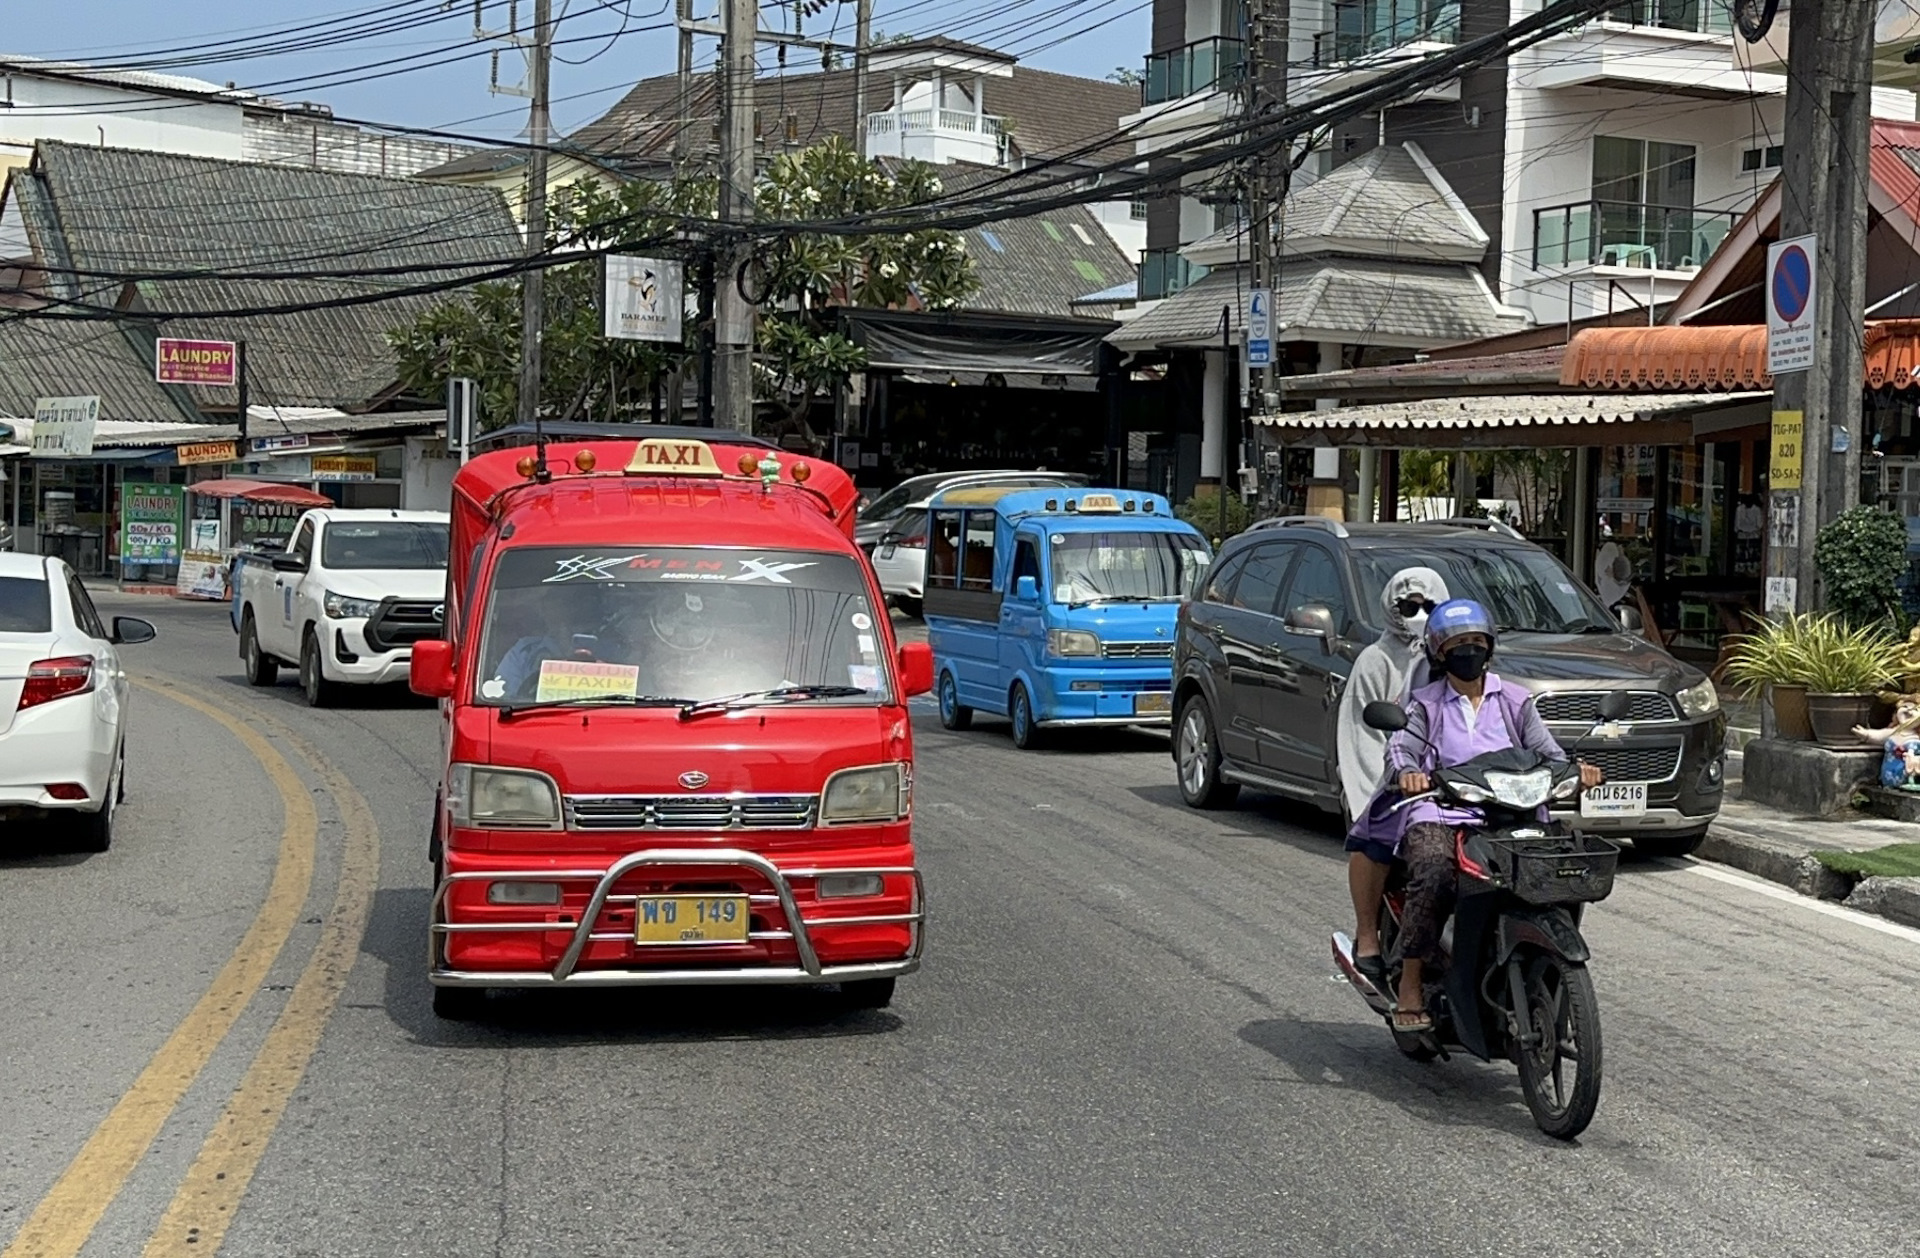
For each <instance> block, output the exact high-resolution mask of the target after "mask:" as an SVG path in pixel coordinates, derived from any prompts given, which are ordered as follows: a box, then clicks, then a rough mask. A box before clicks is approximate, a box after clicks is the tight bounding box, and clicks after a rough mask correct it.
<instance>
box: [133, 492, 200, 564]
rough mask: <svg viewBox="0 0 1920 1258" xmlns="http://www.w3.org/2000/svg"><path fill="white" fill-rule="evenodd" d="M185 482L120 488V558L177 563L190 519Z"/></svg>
mask: <svg viewBox="0 0 1920 1258" xmlns="http://www.w3.org/2000/svg"><path fill="white" fill-rule="evenodd" d="M186 493H187V491H186V488H185V487H184V486H182V485H137V484H130V485H127V486H125V487H124V488H123V489H122V490H121V491H120V558H121V559H122V560H123V561H125V562H128V563H177V562H178V561H179V559H180V529H181V525H182V523H183V522H184V521H185V520H186V515H187V513H186Z"/></svg>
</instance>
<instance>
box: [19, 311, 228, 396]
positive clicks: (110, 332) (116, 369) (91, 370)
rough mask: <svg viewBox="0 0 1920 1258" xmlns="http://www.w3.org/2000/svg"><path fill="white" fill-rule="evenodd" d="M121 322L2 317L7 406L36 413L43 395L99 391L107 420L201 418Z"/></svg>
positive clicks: (90, 393) (81, 393)
mask: <svg viewBox="0 0 1920 1258" xmlns="http://www.w3.org/2000/svg"><path fill="white" fill-rule="evenodd" d="M147 354H148V357H147V358H146V359H145V360H144V361H143V360H142V359H141V357H140V353H139V350H138V349H137V348H136V347H135V345H134V343H133V342H131V341H130V340H129V339H128V332H127V329H126V328H124V327H122V326H121V325H119V324H114V323H103V322H98V321H96V320H92V319H68V318H61V317H57V316H39V317H25V316H17V315H16V316H9V317H8V318H6V319H4V320H0V411H6V412H7V413H9V414H13V415H31V414H33V410H34V401H35V399H37V398H43V397H98V398H99V399H100V417H101V419H102V420H103V421H105V420H138V421H145V422H148V423H151V422H155V421H166V422H171V423H179V422H187V421H192V420H197V419H199V418H200V416H199V414H198V413H197V412H196V411H195V410H194V409H193V407H192V405H191V404H190V403H188V402H187V400H186V399H185V397H184V396H183V394H182V392H181V391H180V390H178V389H170V388H164V387H162V386H160V385H158V384H155V383H154V380H153V359H152V356H151V355H152V350H151V349H149V350H148V351H147Z"/></svg>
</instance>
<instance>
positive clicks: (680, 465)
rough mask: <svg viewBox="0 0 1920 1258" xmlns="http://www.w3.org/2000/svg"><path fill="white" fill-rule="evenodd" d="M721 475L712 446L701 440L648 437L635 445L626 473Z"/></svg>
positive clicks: (631, 474) (633, 474)
mask: <svg viewBox="0 0 1920 1258" xmlns="http://www.w3.org/2000/svg"><path fill="white" fill-rule="evenodd" d="M642 474H652V475H666V476H723V475H725V473H724V472H723V471H721V468H720V464H719V462H718V461H717V460H716V459H715V458H714V457H713V447H712V446H710V445H708V444H707V443H706V442H704V441H690V440H687V439H685V438H681V439H678V440H670V439H668V438H665V437H648V438H647V439H646V440H645V441H642V442H641V443H640V444H639V445H638V446H636V447H634V451H633V461H632V462H631V463H628V464H627V475H629V476H635V475H642Z"/></svg>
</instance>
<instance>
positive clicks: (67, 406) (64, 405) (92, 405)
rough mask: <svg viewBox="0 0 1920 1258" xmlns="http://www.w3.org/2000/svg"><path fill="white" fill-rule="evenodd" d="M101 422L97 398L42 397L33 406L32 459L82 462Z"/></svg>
mask: <svg viewBox="0 0 1920 1258" xmlns="http://www.w3.org/2000/svg"><path fill="white" fill-rule="evenodd" d="M99 420H100V399H99V398H97V397H43V398H38V399H36V400H35V401H34V403H33V457H34V458H36V459H84V458H86V457H88V456H89V455H91V454H92V453H93V428H94V425H95V424H96V423H98V422H99Z"/></svg>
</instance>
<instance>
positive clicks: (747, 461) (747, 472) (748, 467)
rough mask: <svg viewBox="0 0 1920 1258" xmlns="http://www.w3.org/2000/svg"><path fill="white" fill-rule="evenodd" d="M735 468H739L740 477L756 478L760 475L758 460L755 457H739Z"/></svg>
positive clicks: (747, 455) (750, 455) (744, 455)
mask: <svg viewBox="0 0 1920 1258" xmlns="http://www.w3.org/2000/svg"><path fill="white" fill-rule="evenodd" d="M736 466H737V467H739V469H740V475H742V476H758V475H759V474H760V460H759V458H758V457H757V456H755V455H752V454H743V455H741V456H740V462H739V463H738V464H736Z"/></svg>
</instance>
